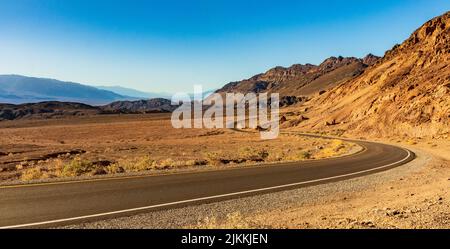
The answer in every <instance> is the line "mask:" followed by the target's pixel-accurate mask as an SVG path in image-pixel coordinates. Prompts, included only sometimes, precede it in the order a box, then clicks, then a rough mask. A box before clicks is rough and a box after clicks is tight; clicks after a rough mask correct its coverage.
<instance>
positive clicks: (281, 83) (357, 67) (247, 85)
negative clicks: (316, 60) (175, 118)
mask: <svg viewBox="0 0 450 249" xmlns="http://www.w3.org/2000/svg"><path fill="white" fill-rule="evenodd" d="M377 60H378V57H376V56H374V55H368V56H366V57H365V58H364V59H358V58H354V57H342V56H339V57H330V58H328V59H326V60H325V61H324V62H322V63H321V64H320V65H312V64H305V65H302V64H295V65H292V66H290V67H287V68H285V67H280V66H278V67H275V68H272V69H270V70H268V71H267V72H265V73H262V74H258V75H255V76H253V77H251V78H249V79H246V80H242V81H237V82H231V83H229V84H227V85H225V86H224V87H223V88H221V89H219V90H217V91H216V92H218V93H227V92H241V93H248V92H253V93H261V92H269V93H271V92H276V93H280V97H285V96H286V97H287V96H309V95H313V94H315V93H317V92H319V91H323V90H326V89H329V88H330V87H333V86H336V85H338V84H340V83H342V82H344V81H347V80H349V79H352V78H354V77H356V76H358V75H360V74H361V73H362V72H364V70H365V69H366V68H367V67H368V66H370V65H372V64H374V63H376V61H377Z"/></svg>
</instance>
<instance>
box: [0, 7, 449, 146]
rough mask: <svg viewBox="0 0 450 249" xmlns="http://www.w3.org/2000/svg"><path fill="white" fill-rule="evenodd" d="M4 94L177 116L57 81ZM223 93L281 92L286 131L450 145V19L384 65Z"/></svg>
mask: <svg viewBox="0 0 450 249" xmlns="http://www.w3.org/2000/svg"><path fill="white" fill-rule="evenodd" d="M0 87H1V89H2V90H1V92H0V102H1V101H2V100H4V99H6V100H11V99H13V100H14V99H19V100H25V99H27V98H30V99H34V100H44V99H47V98H55V99H57V98H60V99H63V100H66V99H67V100H69V101H75V100H76V101H79V102H88V103H89V102H92V101H94V102H96V103H102V102H103V103H102V104H105V103H106V102H107V103H109V102H114V103H111V104H108V105H103V106H101V107H96V108H97V109H96V110H97V111H99V112H100V113H104V112H113V113H117V112H119V113H130V112H131V113H134V112H153V111H170V110H171V109H170V108H168V106H169V101H168V100H165V99H157V100H154V101H151V100H147V101H138V100H133V99H131V100H132V101H124V100H127V98H133V97H126V96H124V95H120V94H117V93H114V92H112V91H108V90H102V89H97V88H94V87H89V86H84V85H81V84H77V83H71V82H60V81H56V80H50V79H39V78H28V77H22V76H15V75H9V76H0ZM110 90H113V89H111V88H110ZM122 90H123V89H122ZM216 92H217V93H226V92H242V93H247V92H254V93H262V92H269V93H270V92H278V93H280V95H281V97H282V103H283V106H290V107H289V108H292V109H293V110H295V112H292V113H295V114H294V117H291V118H290V119H289V120H287V121H286V122H284V123H283V126H284V128H295V129H301V130H305V131H308V132H311V131H324V130H330V131H336V132H338V131H344V132H349V133H355V134H361V135H364V136H398V135H400V136H412V137H424V136H431V137H444V138H448V137H449V135H450V12H447V13H445V14H443V15H441V16H439V17H436V18H434V19H432V20H430V21H428V22H426V23H425V24H424V25H423V26H421V27H420V28H419V29H417V30H416V31H415V32H413V33H412V35H411V36H410V37H409V38H408V39H407V40H406V41H404V42H403V43H402V44H398V45H395V46H394V47H393V48H392V49H391V50H389V51H387V52H386V53H385V54H384V56H383V57H381V58H380V57H377V56H374V55H371V54H369V55H368V56H366V57H364V58H355V57H342V56H339V57H330V58H328V59H326V60H325V61H323V62H322V63H321V64H319V65H312V64H295V65H292V66H290V67H287V68H285V67H274V68H272V69H270V70H268V71H267V72H265V73H261V74H258V75H255V76H253V77H251V78H249V79H245V80H241V81H236V82H231V83H228V84H226V85H225V86H223V87H222V88H221V89H219V90H217V91H216ZM122 93H125V92H123V91H122ZM136 94H137V93H136ZM5 108H6V109H8V108H9V110H13V112H14V110H15V111H16V112H17V113H19V114H21V113H22V114H23V113H25V116H27V115H29V114H30V112H29V111H24V110H23V109H27V108H30V107H29V106H26V105H25V106H24V105H22V106H20V108H19V107H17V106H11V105H7V106H6V107H1V108H0V110H2V111H3V113H4V114H5V115H7V116H8V115H9V116H11V114H10V112H11V111H7V112H6V113H5V112H4V109H5ZM70 108H72V107H70ZM83 108H84V109H86V107H83ZM47 109H48V108H47ZM47 109H46V108H44V111H45V110H47ZM50 109H51V108H50ZM88 109H89V108H88ZM22 114H21V115H22ZM19 116H20V115H19ZM23 116H24V115H22V116H20V117H23Z"/></svg>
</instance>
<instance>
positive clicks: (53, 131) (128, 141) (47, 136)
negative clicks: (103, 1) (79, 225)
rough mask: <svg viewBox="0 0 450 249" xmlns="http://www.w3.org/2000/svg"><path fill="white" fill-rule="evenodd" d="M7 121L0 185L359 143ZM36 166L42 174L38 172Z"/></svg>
mask: <svg viewBox="0 0 450 249" xmlns="http://www.w3.org/2000/svg"><path fill="white" fill-rule="evenodd" d="M7 124H8V125H6V123H0V137H2V140H1V141H0V151H1V152H2V154H3V156H0V167H1V168H0V181H4V180H14V179H18V178H20V179H24V180H25V179H36V178H53V177H76V176H85V175H99V174H116V173H126V172H141V171H161V170H172V169H178V168H184V167H191V168H197V167H200V166H207V165H209V166H223V165H236V164H242V165H244V164H255V163H270V162H281V161H297V160H309V159H319V158H323V157H330V156H339V155H341V154H345V153H346V152H347V151H349V150H351V148H352V147H353V146H354V145H352V144H350V143H343V146H344V148H343V149H336V148H339V146H337V145H336V144H337V142H333V141H331V140H326V139H316V138H308V137H301V136H297V135H287V134H282V135H280V137H279V138H278V139H274V140H261V139H260V137H259V134H258V133H246V132H235V131H231V130H227V129H223V130H206V129H173V128H172V127H171V125H170V120H169V119H168V117H165V116H161V115H157V116H155V117H153V116H152V115H136V116H101V117H97V116H95V117H90V118H72V119H68V120H39V122H38V121H27V122H25V121H14V122H8V123H7ZM2 126H3V128H2ZM6 126H7V127H6ZM61 141H64V143H61ZM99 162H100V163H99ZM36 167H40V169H41V171H42V173H39V171H38V170H35V172H34V173H33V174H32V172H33V171H32V170H31V168H36ZM28 171H30V172H28ZM44 173H45V174H44ZM22 174H23V175H24V176H23V177H21V175H22ZM28 175H29V176H28Z"/></svg>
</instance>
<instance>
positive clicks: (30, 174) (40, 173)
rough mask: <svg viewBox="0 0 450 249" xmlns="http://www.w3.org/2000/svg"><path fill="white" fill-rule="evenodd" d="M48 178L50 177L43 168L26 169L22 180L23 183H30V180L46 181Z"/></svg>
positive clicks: (21, 177)
mask: <svg viewBox="0 0 450 249" xmlns="http://www.w3.org/2000/svg"><path fill="white" fill-rule="evenodd" d="M48 177H49V175H48V174H47V172H46V171H45V170H44V169H43V168H41V167H33V168H28V169H25V170H24V171H23V172H22V174H21V176H20V179H21V180H22V181H30V180H37V179H45V178H48Z"/></svg>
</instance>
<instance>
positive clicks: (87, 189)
mask: <svg viewBox="0 0 450 249" xmlns="http://www.w3.org/2000/svg"><path fill="white" fill-rule="evenodd" d="M355 142H357V143H358V144H360V145H361V146H363V147H364V148H365V150H363V151H362V152H359V153H357V154H355V155H351V156H345V157H341V158H333V159H324V160H314V161H303V162H293V163H279V164H273V165H264V166H251V167H242V168H241V167H239V168H232V169H223V170H211V171H202V172H187V173H178V174H177V173H175V174H167V175H160V176H137V177H126V178H111V179H100V180H91V181H78V182H65V183H52V184H36V185H21V186H10V187H0V228H25V227H49V226H56V225H63V224H74V223H81V222H86V221H91V220H99V219H105V218H111V217H117V216H125V215H130V214H135V213H139V212H147V211H152V210H160V209H169V208H174V207H180V206H186V205H194V204H197V203H206V202H213V201H219V200H224V199H230V198H238V197H242V196H247V195H255V194H261V193H267V192H274V191H280V190H285V189H290V188H299V187H305V186H311V185H317V184H322V183H326V182H332V181H339V180H344V179H349V178H354V177H358V176H362V175H367V174H371V173H375V172H379V171H383V170H387V169H390V168H394V167H397V166H399V165H402V164H405V163H407V162H409V161H411V160H413V159H414V157H415V155H414V153H412V152H410V151H408V150H405V149H403V148H399V147H395V146H391V145H385V144H379V143H373V142H365V141H355Z"/></svg>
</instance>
